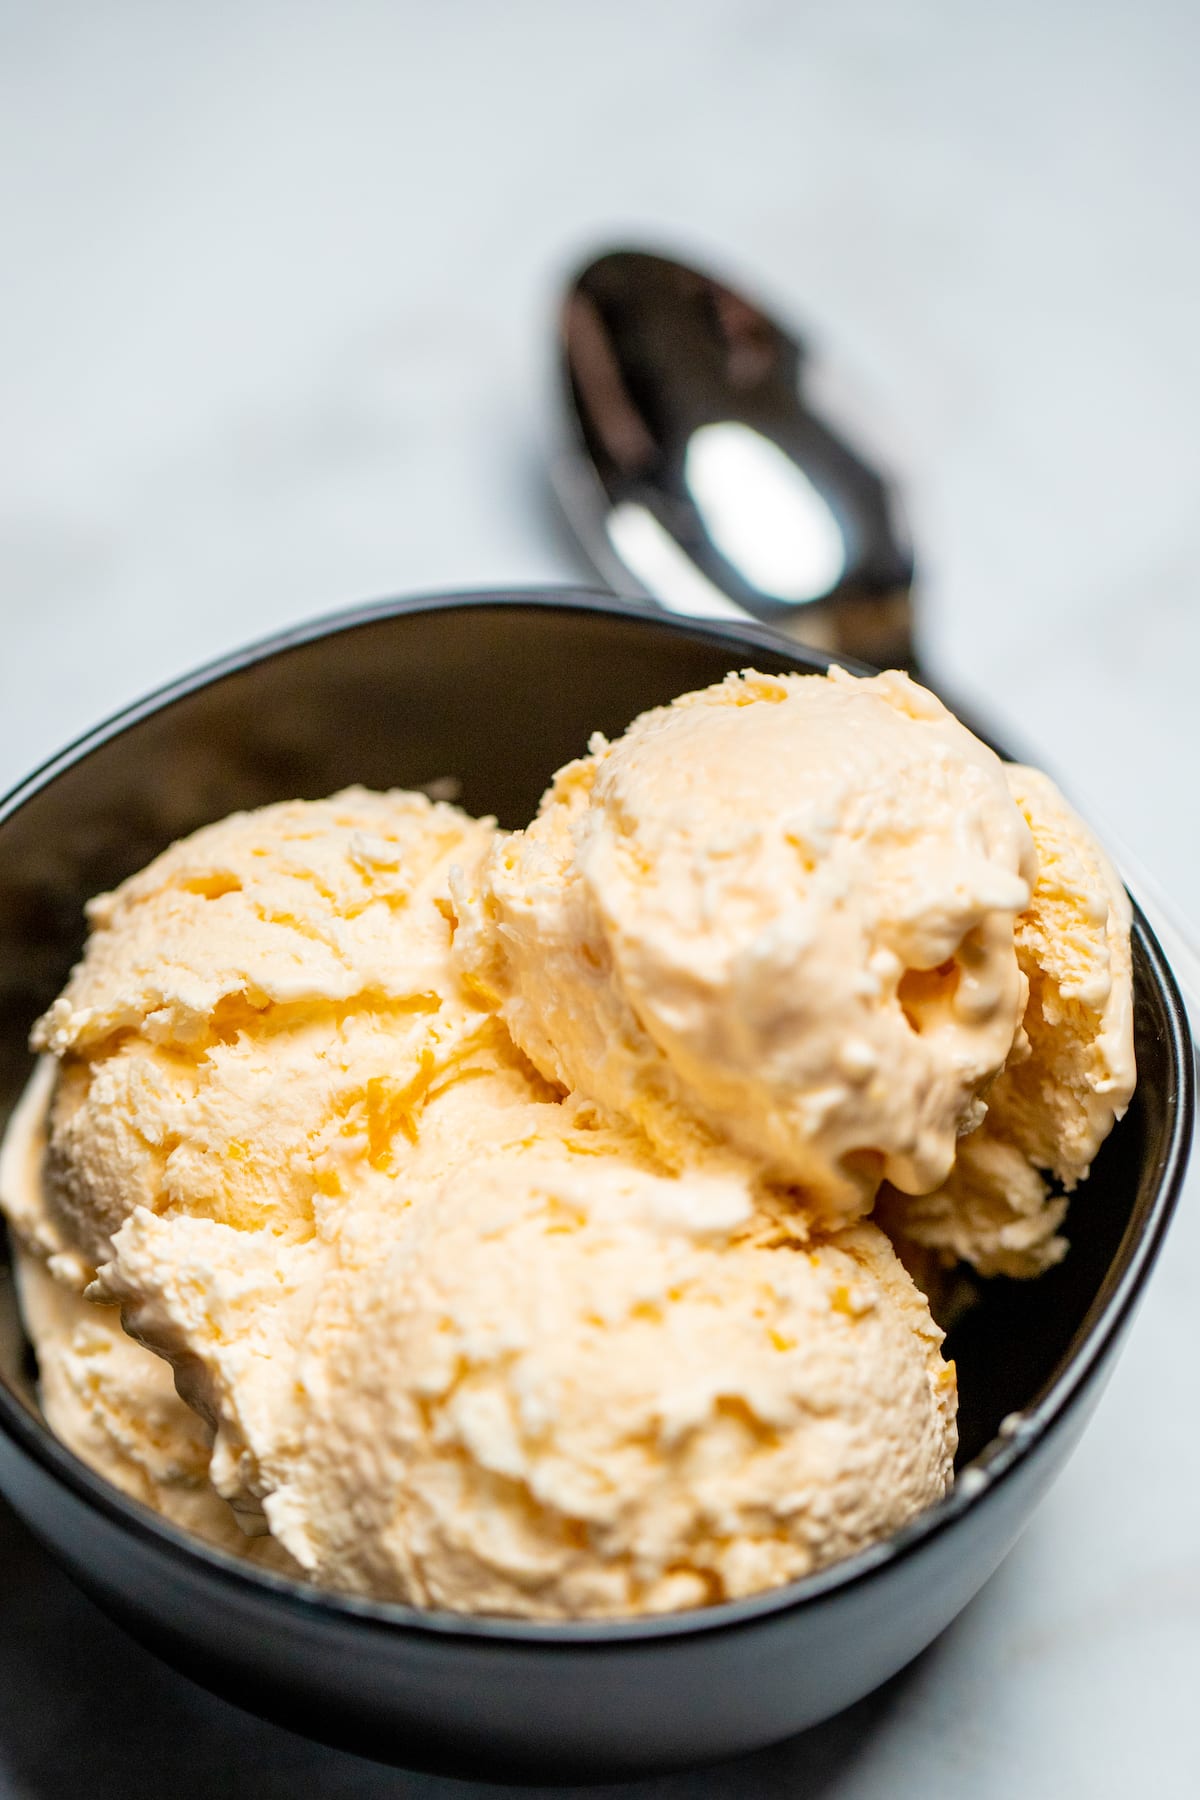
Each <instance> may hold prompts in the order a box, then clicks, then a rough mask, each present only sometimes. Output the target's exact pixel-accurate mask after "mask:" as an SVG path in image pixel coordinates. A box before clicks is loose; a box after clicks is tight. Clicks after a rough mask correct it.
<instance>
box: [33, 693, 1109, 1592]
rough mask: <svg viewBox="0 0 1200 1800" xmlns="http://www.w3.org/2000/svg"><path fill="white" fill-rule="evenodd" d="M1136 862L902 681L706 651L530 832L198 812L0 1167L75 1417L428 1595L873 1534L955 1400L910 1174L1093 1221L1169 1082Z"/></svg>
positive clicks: (94, 918) (1025, 1224) (143, 1494)
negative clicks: (1137, 976) (924, 1270)
mask: <svg viewBox="0 0 1200 1800" xmlns="http://www.w3.org/2000/svg"><path fill="white" fill-rule="evenodd" d="M1125 905H1126V903H1125V902H1124V896H1123V894H1122V892H1121V890H1120V887H1119V883H1117V882H1116V880H1115V877H1113V876H1112V875H1111V872H1110V871H1109V870H1108V866H1107V864H1106V863H1105V862H1104V860H1103V857H1102V855H1101V853H1100V852H1099V851H1097V850H1096V849H1095V846H1094V845H1093V844H1092V842H1091V839H1090V837H1089V835H1088V834H1087V833H1086V830H1085V829H1084V828H1083V827H1082V826H1081V825H1079V823H1078V821H1076V820H1075V819H1074V816H1073V815H1072V814H1071V813H1070V812H1069V810H1068V809H1067V808H1066V806H1065V803H1064V802H1062V801H1061V799H1060V798H1059V797H1058V796H1057V794H1056V792H1055V790H1053V788H1052V787H1050V785H1049V784H1048V783H1045V781H1044V778H1041V777H1037V776H1036V775H1034V774H1033V773H1032V772H1027V771H1020V770H1007V771H1006V769H1005V767H1004V765H1002V764H1001V763H1000V762H999V760H998V759H997V758H995V757H994V756H993V755H992V753H991V752H990V751H988V750H986V749H985V747H984V746H982V745H980V744H979V743H978V742H977V740H975V739H974V738H972V737H971V736H970V734H969V733H967V732H966V731H965V730H964V728H963V727H962V726H960V725H959V724H958V723H957V722H956V721H954V720H953V719H952V718H951V717H950V715H949V714H947V713H946V712H945V709H944V708H942V707H941V706H940V704H939V703H938V702H937V701H935V700H934V699H933V698H932V697H931V696H929V695H927V694H925V693H924V692H923V690H921V689H919V688H917V687H916V686H915V685H914V684H912V683H911V682H909V681H908V680H907V678H905V677H903V676H899V675H894V674H893V675H889V676H884V677H879V678H876V679H874V680H867V681H860V680H856V679H855V678H852V677H850V676H846V675H842V674H840V673H836V672H835V674H834V675H833V676H832V677H831V678H828V679H826V678H810V677H799V678H797V677H781V678H774V677H768V676H760V675H756V674H748V675H746V676H743V677H734V678H731V679H730V680H729V681H728V682H726V683H723V684H721V685H720V686H719V687H718V688H715V689H709V690H705V691H704V692H702V693H700V694H696V695H690V696H684V697H683V699H682V700H680V701H679V702H677V703H676V704H675V705H674V706H672V707H670V708H664V709H659V710H658V711H657V712H655V713H651V714H648V715H645V716H644V717H643V718H642V719H641V720H638V721H636V722H635V724H634V725H633V726H632V727H631V728H630V731H629V732H628V733H627V734H626V735H625V737H624V738H622V739H620V740H618V742H617V743H616V744H613V745H608V744H605V743H603V742H597V743H596V744H595V745H594V746H593V750H592V753H591V755H590V756H589V757H588V758H586V759H584V760H583V761H582V762H580V763H576V764H572V765H570V766H569V767H568V768H567V769H566V770H564V771H562V772H561V773H560V775H559V776H558V777H557V778H556V782H555V785H554V787H553V788H552V789H551V791H550V793H549V794H548V796H547V798H546V800H545V801H544V803H543V808H542V811H541V813H540V814H539V817H538V819H537V820H535V822H534V823H533V825H532V826H531V827H530V828H529V830H528V831H527V832H525V833H515V834H504V835H501V834H497V833H496V831H495V828H494V826H493V825H492V824H491V822H490V821H487V820H484V821H476V820H473V819H470V818H468V817H467V816H466V815H465V814H463V813H462V812H460V811H458V810H457V809H455V808H453V807H449V806H444V805H434V804H432V803H431V802H429V801H428V800H426V799H425V798H424V797H422V796H420V795H411V794H402V793H394V794H370V793H366V792H365V791H363V790H359V789H351V790H347V792H345V793H343V794H340V795H335V796H334V797H333V798H332V799H330V800H327V801H319V802H289V803H285V804H282V805H279V806H273V807H267V808H264V809H262V810H261V811H259V812H257V813H248V814H238V815H234V816H233V817H232V818H230V819H227V820H223V821H221V822H220V823H218V824H216V825H212V826H209V827H206V828H205V829H204V830H202V831H200V832H197V833H196V834H194V835H193V836H192V837H191V838H189V839H186V840H184V841H182V842H181V843H179V844H176V845H173V846H172V847H171V848H170V849H169V850H168V851H166V852H165V853H164V854H163V855H162V856H161V857H159V858H157V859H156V860H155V862H153V863H152V864H150V865H149V867H148V868H147V869H145V870H144V871H142V873H141V874H139V875H136V876H134V877H133V878H132V879H131V880H130V881H128V882H126V883H125V884H124V885H123V886H122V887H121V888H119V889H118V890H117V891H116V893H115V894H112V895H106V896H101V897H100V898H99V899H98V900H97V901H95V902H93V903H92V906H91V908H90V919H91V924H92V935H91V937H90V939H89V943H88V946H87V950H86V952H85V955H84V958H83V960H82V961H81V963H80V964H79V965H78V967H77V968H76V969H75V971H74V972H73V973H72V976H71V979H70V981H69V982H68V985H67V987H66V989H65V991H64V994H63V995H62V997H61V998H60V999H59V1000H58V1001H57V1002H56V1003H55V1005H54V1006H53V1007H52V1008H51V1009H50V1011H49V1013H48V1014H47V1015H46V1017H45V1019H44V1020H43V1021H41V1023H40V1024H39V1026H38V1028H37V1031H36V1033H35V1043H36V1045H37V1046H38V1047H39V1048H40V1049H41V1050H42V1051H43V1058H42V1062H41V1064H40V1066H39V1071H38V1073H37V1074H36V1075H35V1078H34V1083H33V1085H32V1087H31V1089H30V1092H29V1096H28V1098H27V1101H26V1102H25V1103H23V1106H22V1108H21V1109H20V1110H19V1112H18V1114H17V1115H16V1116H15V1118H14V1121H13V1123H12V1125H11V1126H10V1131H9V1137H8V1140H7V1147H6V1150H5V1154H4V1160H3V1162H2V1163H0V1199H2V1201H3V1204H4V1208H5V1210H6V1212H7V1214H8V1217H9V1220H10V1223H11V1224H12V1226H13V1229H14V1232H15V1233H16V1235H17V1237H18V1239H19V1242H20V1244H21V1246H22V1261H23V1273H22V1282H23V1288H24V1293H25V1297H26V1300H25V1303H26V1309H27V1323H28V1325H29V1328H30V1332H31V1336H32V1337H33V1338H34V1340H35V1344H36V1347H37V1348H38V1351H39V1355H40V1357H41V1361H42V1391H43V1404H44V1405H45V1407H46V1411H47V1416H48V1418H49V1422H50V1423H51V1425H52V1427H53V1428H54V1429H56V1430H58V1431H59V1432H60V1435H62V1436H63V1438H64V1441H66V1442H67V1443H68V1444H70V1445H71V1447H72V1448H74V1449H75V1450H76V1451H77V1453H78V1454H80V1455H81V1456H82V1457H83V1458H84V1459H85V1460H87V1461H89V1462H91V1463H92V1464H93V1466H95V1467H96V1468H97V1469H98V1470H99V1471H100V1472H101V1473H103V1474H106V1475H108V1476H109V1478H110V1479H112V1480H114V1481H115V1482H116V1483H117V1485H119V1486H122V1487H123V1488H124V1489H125V1491H126V1492H131V1493H136V1494H137V1495H138V1496H139V1497H140V1498H142V1499H144V1500H146V1501H147V1503H149V1504H152V1505H156V1506H158V1507H159V1509H160V1510H162V1511H164V1512H166V1513H167V1514H168V1516H171V1517H174V1518H175V1519H176V1520H177V1521H179V1522H182V1523H189V1522H190V1523H193V1525H194V1528H195V1529H197V1530H199V1531H200V1532H201V1533H202V1534H204V1535H207V1536H209V1538H210V1539H211V1540H212V1541H215V1542H218V1543H223V1544H230V1543H234V1542H236V1541H238V1540H237V1534H238V1533H239V1532H241V1531H243V1530H244V1531H248V1532H251V1533H258V1534H260V1535H259V1536H258V1537H257V1538H255V1539H253V1540H252V1541H253V1543H255V1544H257V1545H259V1546H260V1548H257V1549H251V1551H250V1552H249V1553H250V1554H251V1555H254V1556H261V1557H266V1558H267V1559H268V1560H271V1559H277V1560H275V1561H274V1562H273V1566H276V1567H284V1568H288V1569H293V1570H296V1571H298V1572H300V1573H301V1574H302V1576H303V1578H304V1579H306V1580H309V1581H311V1582H315V1583H317V1584H320V1585H325V1586H331V1587H336V1588H341V1589H346V1590H350V1591H353V1592H357V1593H361V1594H367V1595H373V1596H376V1597H380V1598H394V1599H401V1600H406V1601H410V1602H412V1603H414V1604H418V1605H426V1606H438V1607H447V1608H451V1609H457V1610H465V1611H482V1612H499V1613H509V1614H516V1615H521V1616H527V1617H531V1618H539V1617H540V1618H565V1617H575V1616H597V1617H606V1616H621V1615H624V1614H629V1613H636V1612H646V1611H662V1610H669V1609H671V1608H674V1607H679V1606H691V1605H697V1604H701V1603H705V1602H710V1601H713V1600H718V1599H723V1598H730V1597H734V1596H736V1595H739V1594H744V1593H749V1592H753V1591H756V1590H758V1589H760V1588H763V1587H767V1586H771V1585H774V1584H777V1583H779V1582H781V1581H786V1580H789V1579H791V1578H793V1577H795V1576H797V1575H801V1574H804V1573H806V1572H808V1571H810V1570H812V1569H816V1568H820V1567H822V1566H825V1565H827V1564H828V1563H829V1562H831V1561H833V1560H835V1559H836V1558H839V1557H842V1556H845V1555H847V1554H850V1553H851V1552H853V1551H854V1550H856V1549H859V1548H861V1547H863V1546H864V1545H866V1544H869V1543H871V1542H873V1541H875V1540H877V1539H878V1538H880V1537H882V1536H885V1535H886V1534H887V1533H889V1532H891V1531H894V1530H895V1529H897V1528H898V1527H899V1526H901V1525H902V1524H904V1523H905V1522H906V1521H907V1520H909V1519H911V1518H913V1517H914V1516H915V1515H916V1514H917V1513H918V1512H920V1511H921V1510H922V1508H924V1507H925V1506H927V1505H929V1504H930V1503H932V1502H933V1501H935V1500H936V1499H937V1498H939V1497H940V1495H942V1494H943V1493H944V1492H945V1491H946V1489H947V1487H948V1485H949V1483H950V1481H951V1479H952V1463H953V1456H954V1450H955V1442H956V1429H955V1411H956V1389H955V1377H954V1368H953V1364H952V1363H946V1362H945V1361H944V1360H943V1358H942V1354H941V1343H942V1334H941V1332H940V1331H939V1329H938V1327H937V1326H936V1325H935V1324H934V1323H933V1320H932V1319H931V1317H930V1313H929V1307H928V1304H927V1302H926V1300H925V1298H924V1296H923V1295H922V1294H921V1293H920V1292H919V1290H918V1289H917V1287H916V1286H915V1285H914V1283H913V1282H912V1280H911V1279H910V1278H909V1276H908V1275H907V1274H906V1273H905V1271H904V1269H903V1268H902V1267H901V1264H900V1263H899V1261H898V1260H897V1258H896V1256H895V1255H894V1253H893V1251H892V1249H891V1246H890V1245H889V1243H888V1240H887V1238H886V1237H885V1235H884V1232H883V1231H882V1230H881V1229H880V1228H879V1225H878V1224H877V1223H876V1222H874V1221H872V1220H870V1219H868V1218H865V1217H863V1216H862V1215H864V1214H865V1213H867V1212H868V1211H869V1210H870V1209H871V1207H872V1205H873V1204H875V1202H876V1195H877V1190H879V1189H880V1184H881V1182H882V1181H883V1179H884V1177H885V1176H886V1177H887V1178H888V1183H889V1184H890V1185H885V1186H884V1187H883V1189H882V1200H881V1201H880V1203H879V1204H880V1206H881V1213H880V1216H881V1218H883V1219H884V1220H885V1221H886V1224H887V1226H888V1229H889V1230H890V1231H893V1232H896V1233H898V1234H900V1235H902V1236H904V1237H905V1238H906V1239H907V1240H908V1241H909V1242H911V1243H915V1244H917V1245H918V1246H919V1247H920V1254H921V1255H924V1256H926V1257H931V1256H932V1257H941V1258H945V1259H950V1258H952V1257H954V1256H960V1255H961V1256H964V1257H966V1258H968V1259H969V1260H971V1261H972V1262H974V1263H975V1265H976V1266H977V1267H979V1268H981V1269H985V1270H986V1269H988V1268H1003V1269H1006V1270H1009V1271H1011V1272H1013V1273H1032V1272H1034V1271H1035V1270H1036V1268H1037V1267H1039V1266H1041V1265H1042V1264H1043V1263H1044V1262H1045V1261H1047V1260H1049V1259H1051V1258H1052V1257H1053V1256H1054V1255H1057V1254H1058V1249H1057V1244H1058V1238H1057V1235H1056V1234H1057V1232H1058V1226H1059V1223H1060V1216H1061V1211H1062V1206H1063V1204H1064V1203H1063V1201H1062V1200H1061V1199H1060V1198H1059V1197H1057V1196H1055V1195H1054V1194H1052V1193H1051V1191H1050V1188H1049V1186H1048V1182H1047V1177H1050V1178H1052V1179H1055V1180H1057V1181H1058V1182H1059V1183H1060V1184H1062V1185H1070V1184H1071V1183H1073V1182H1074V1181H1075V1180H1077V1179H1078V1178H1079V1177H1080V1176H1081V1175H1082V1174H1083V1173H1084V1172H1085V1171H1086V1166H1087V1163H1088V1162H1089V1161H1090V1159H1091V1157H1092V1155H1094V1153H1095V1150H1096V1148H1097V1147H1098V1145H1099V1143H1100V1141H1101V1140H1102V1138H1103V1136H1104V1135H1105V1133H1106V1131H1107V1130H1108V1128H1109V1126H1110V1125H1111V1123H1112V1120H1113V1119H1114V1118H1115V1117H1118V1116H1119V1114H1120V1112H1121V1110H1122V1109H1123V1107H1124V1105H1125V1104H1126V1102H1127V1100H1128V1096H1129V1092H1130V1090H1131V1086H1132V1072H1133V1065H1132V1051H1131V1047H1130V1008H1129V990H1130V964H1129V947H1128V912H1127V910H1123V909H1124V908H1125ZM43 1133H44V1134H45V1135H44V1136H43V1135H42V1134H43ZM1050 1152H1052V1154H1050ZM906 1184H907V1186H906ZM906 1253H907V1252H906ZM85 1291H86V1297H84V1293H85ZM118 1308H119V1309H120V1316H121V1318H122V1320H123V1323H124V1327H125V1332H126V1333H132V1334H133V1337H131V1336H127V1335H124V1334H123V1333H122V1332H121V1331H120V1329H119V1328H118V1326H117V1323H116V1321H117V1309H118ZM134 1337H136V1338H137V1339H138V1340H139V1341H138V1342H136V1343H135V1342H134ZM171 1371H173V1373H174V1386H172V1385H171ZM176 1390H177V1391H176ZM185 1402H186V1404H185ZM185 1513H187V1515H188V1516H187V1517H186V1518H185ZM261 1534H269V1535H268V1536H266V1537H264V1536H263V1535H261ZM247 1541H250V1540H247ZM264 1545H265V1546H266V1547H265V1548H264V1547H262V1546H264Z"/></svg>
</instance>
